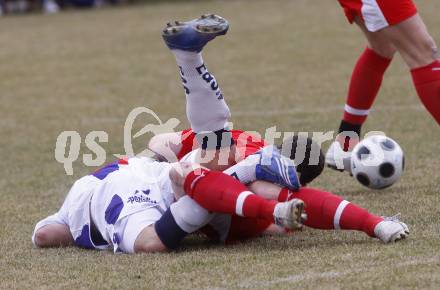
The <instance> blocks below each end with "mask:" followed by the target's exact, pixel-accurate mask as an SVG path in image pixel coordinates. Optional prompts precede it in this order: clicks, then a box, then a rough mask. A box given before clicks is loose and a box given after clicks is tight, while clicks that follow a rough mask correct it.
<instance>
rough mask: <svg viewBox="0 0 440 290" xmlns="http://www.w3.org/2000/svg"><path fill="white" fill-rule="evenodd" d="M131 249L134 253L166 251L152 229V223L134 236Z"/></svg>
mask: <svg viewBox="0 0 440 290" xmlns="http://www.w3.org/2000/svg"><path fill="white" fill-rule="evenodd" d="M133 250H134V252H135V253H157V252H165V251H167V250H168V249H167V247H166V246H165V245H164V244H163V243H162V241H161V240H160V238H159V237H158V236H157V233H156V231H155V230H154V225H151V226H148V227H146V228H145V229H144V230H142V232H141V233H140V234H139V236H138V237H137V238H136V241H135V243H134V247H133Z"/></svg>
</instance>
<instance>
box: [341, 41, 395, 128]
mask: <svg viewBox="0 0 440 290" xmlns="http://www.w3.org/2000/svg"><path fill="white" fill-rule="evenodd" d="M390 63H391V59H388V58H384V57H382V56H380V55H378V54H377V53H376V52H374V50H372V49H370V48H368V47H367V48H366V49H365V51H364V52H363V54H362V55H361V56H360V58H359V59H358V61H357V63H356V65H355V67H354V70H353V73H352V75H351V81H350V86H349V89H348V97H347V100H346V104H345V110H344V118H343V120H344V121H346V122H348V123H351V124H356V125H360V124H363V123H364V122H365V120H366V119H367V116H368V113H369V111H370V108H371V106H372V105H373V102H374V100H375V99H376V96H377V94H378V92H379V89H380V86H381V84H382V79H383V75H384V74H385V71H386V70H387V68H388V66H389V65H390Z"/></svg>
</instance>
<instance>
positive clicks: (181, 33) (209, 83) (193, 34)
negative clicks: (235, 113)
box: [162, 14, 234, 168]
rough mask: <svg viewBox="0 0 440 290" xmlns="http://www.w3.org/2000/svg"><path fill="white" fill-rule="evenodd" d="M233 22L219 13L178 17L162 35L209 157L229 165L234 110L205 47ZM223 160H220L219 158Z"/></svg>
mask: <svg viewBox="0 0 440 290" xmlns="http://www.w3.org/2000/svg"><path fill="white" fill-rule="evenodd" d="M228 29H229V23H228V22H227V21H226V20H225V19H223V18H222V17H220V16H217V15H213V14H210V15H202V16H201V17H200V18H198V19H194V20H192V21H188V22H179V21H174V22H172V23H168V24H167V26H166V27H165V28H164V29H163V32H162V37H163V39H164V41H165V44H166V45H167V46H168V47H169V49H170V50H171V52H172V53H173V54H174V56H175V58H176V62H177V65H178V67H179V72H180V77H181V80H182V83H183V87H184V90H185V95H186V114H187V118H188V120H189V122H190V124H191V128H192V130H193V131H194V132H195V133H196V134H197V135H196V137H197V141H198V143H199V144H200V147H201V148H202V149H203V150H205V153H206V154H207V159H210V160H209V161H212V162H213V163H215V164H217V165H218V164H220V165H222V166H223V168H226V167H227V166H228V162H229V156H230V155H231V154H233V150H234V146H233V142H232V139H231V134H230V131H229V129H228V127H227V125H228V124H227V123H228V120H229V118H230V111H229V108H228V106H227V104H226V102H225V99H224V96H223V94H222V92H221V90H220V87H219V84H218V82H217V80H216V79H215V77H214V76H213V75H212V74H211V73H210V72H209V71H208V68H207V66H206V64H205V62H204V60H203V57H202V53H201V52H202V49H203V48H204V46H205V45H206V44H207V43H208V42H209V41H211V40H213V39H214V38H216V37H217V36H220V35H224V34H226V32H227V31H228ZM219 161H220V162H219Z"/></svg>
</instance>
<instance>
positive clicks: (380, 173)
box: [351, 135, 405, 189]
mask: <svg viewBox="0 0 440 290" xmlns="http://www.w3.org/2000/svg"><path fill="white" fill-rule="evenodd" d="M404 167H405V158H404V156H403V151H402V148H400V146H399V144H397V142H396V141H394V140H393V139H391V138H389V137H386V136H383V135H374V136H370V137H367V138H365V139H364V140H362V141H361V142H359V143H358V144H357V145H356V146H355V147H354V148H353V151H352V155H351V173H352V174H353V177H354V178H356V180H357V181H359V182H360V183H361V184H362V185H365V186H366V187H369V188H372V189H383V188H386V187H389V186H391V185H393V184H394V183H395V182H396V181H397V180H399V178H400V176H401V175H402V172H403V169H404Z"/></svg>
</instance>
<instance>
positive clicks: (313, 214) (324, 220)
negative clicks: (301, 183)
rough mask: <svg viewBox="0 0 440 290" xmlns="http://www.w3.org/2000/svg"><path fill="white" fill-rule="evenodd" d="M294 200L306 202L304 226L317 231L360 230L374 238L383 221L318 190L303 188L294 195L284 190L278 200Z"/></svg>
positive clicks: (337, 197) (335, 196)
mask: <svg viewBox="0 0 440 290" xmlns="http://www.w3.org/2000/svg"><path fill="white" fill-rule="evenodd" d="M280 198H281V199H280ZM283 198H287V199H283ZM292 198H299V199H302V200H303V201H304V203H305V205H306V213H307V220H306V222H305V223H304V224H305V225H306V226H308V227H311V228H315V229H343V230H358V231H362V232H365V233H366V234H368V235H369V236H372V237H373V236H374V228H375V227H376V225H377V224H378V223H379V222H381V221H382V220H383V218H381V217H379V216H376V215H373V214H371V213H369V212H368V211H367V210H365V209H363V208H361V207H359V206H357V205H355V204H352V203H350V202H348V201H346V200H344V199H342V198H341V197H339V196H337V195H334V194H332V193H330V192H325V191H321V190H318V189H312V188H307V187H303V188H301V190H300V191H299V192H294V193H293V194H289V190H288V189H283V190H281V192H280V195H279V197H278V200H279V201H280V202H283V201H286V200H289V199H292Z"/></svg>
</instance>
